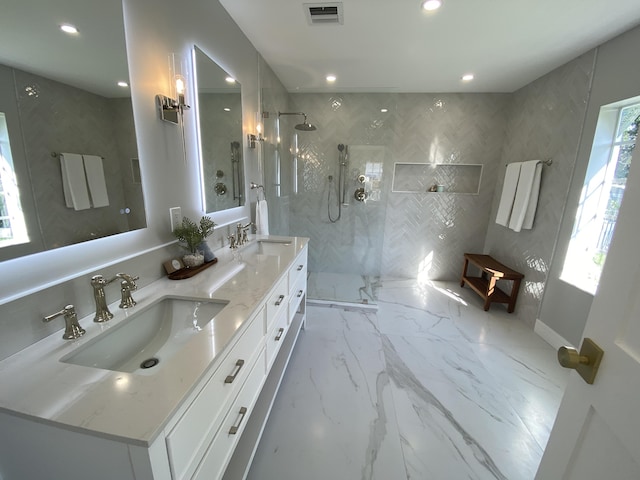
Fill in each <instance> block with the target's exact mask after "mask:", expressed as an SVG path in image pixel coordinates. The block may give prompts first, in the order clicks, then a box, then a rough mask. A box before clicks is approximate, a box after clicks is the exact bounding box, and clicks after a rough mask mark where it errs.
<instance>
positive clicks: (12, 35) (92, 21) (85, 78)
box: [0, 0, 130, 97]
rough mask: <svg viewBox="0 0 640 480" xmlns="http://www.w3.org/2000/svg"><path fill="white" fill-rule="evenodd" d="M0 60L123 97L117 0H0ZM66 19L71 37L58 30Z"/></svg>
mask: <svg viewBox="0 0 640 480" xmlns="http://www.w3.org/2000/svg"><path fill="white" fill-rule="evenodd" d="M0 12H1V13H0V63H2V64H5V65H9V66H12V67H16V68H19V69H21V70H26V71H29V72H32V73H36V74H38V75H42V76H45V77H48V78H52V79H54V80H58V81H61V82H64V83H68V84H70V85H73V86H75V87H78V88H82V89H84V90H88V91H90V92H93V93H97V94H99V95H103V96H107V97H122V96H129V95H130V93H129V90H128V89H122V88H121V87H118V86H117V85H116V83H117V82H118V81H120V80H122V81H126V82H128V81H129V74H128V67H127V56H126V45H125V38H124V24H123V20H122V3H121V1H120V0H0ZM62 23H72V24H74V25H75V26H76V27H77V28H78V29H79V34H78V35H77V36H69V35H67V34H65V33H63V32H61V31H60V29H59V25H60V24H62Z"/></svg>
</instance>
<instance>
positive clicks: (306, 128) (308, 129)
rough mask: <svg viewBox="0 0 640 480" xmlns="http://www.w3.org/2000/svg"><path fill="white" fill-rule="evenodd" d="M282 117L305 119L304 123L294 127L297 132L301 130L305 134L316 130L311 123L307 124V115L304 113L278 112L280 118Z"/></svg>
mask: <svg viewBox="0 0 640 480" xmlns="http://www.w3.org/2000/svg"><path fill="white" fill-rule="evenodd" d="M282 115H300V116H302V117H304V122H302V123H299V124H297V125H295V126H294V127H293V128H295V129H296V130H301V131H303V132H313V131H314V130H315V129H316V127H315V125H311V124H310V123H309V122H307V114H306V113H304V112H278V118H280V116H282Z"/></svg>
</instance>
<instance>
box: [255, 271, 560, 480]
mask: <svg viewBox="0 0 640 480" xmlns="http://www.w3.org/2000/svg"><path fill="white" fill-rule="evenodd" d="M377 294H378V307H379V309H378V310H377V311H371V310H368V311H364V310H359V309H357V308H356V309H354V308H339V307H338V306H337V305H333V306H332V307H333V308H325V307H321V306H309V307H308V308H307V316H308V318H307V328H306V330H304V331H303V333H302V334H301V336H300V340H299V342H298V344H297V346H296V348H295V350H294V353H293V355H292V357H291V361H290V363H289V367H288V369H287V372H286V374H285V377H284V379H283V382H282V386H281V388H280V391H279V393H278V396H277V398H276V400H275V403H274V407H273V411H272V414H271V417H270V418H269V421H268V422H267V425H266V428H265V432H264V434H263V437H262V440H261V442H260V444H259V447H258V450H257V453H256V456H255V459H254V461H253V464H252V467H251V471H250V474H249V478H250V479H252V480H254V479H256V480H257V479H260V480H271V479H274V480H276V479H277V480H289V479H291V480H294V479H301V478H305V479H329V478H330V479H345V480H350V479H400V478H407V479H429V480H439V479H442V480H445V479H446V480H452V479H453V480H457V479H513V480H519V479H522V480H527V479H532V478H533V477H534V475H535V471H536V469H537V466H538V463H539V461H540V458H541V456H542V452H543V449H544V447H545V445H546V442H547V439H548V436H549V432H550V430H551V427H552V425H553V422H554V419H555V415H556V413H557V409H558V406H559V403H560V400H561V397H562V393H563V390H564V387H565V385H566V381H567V378H568V373H567V372H566V371H565V370H564V369H562V368H561V367H560V366H559V365H558V364H557V361H556V356H555V351H554V350H553V349H552V348H551V347H550V346H549V345H547V344H546V343H545V342H544V341H542V340H541V339H540V338H539V337H538V336H537V335H536V334H535V333H534V332H533V331H532V330H531V329H530V328H529V327H527V326H526V325H524V324H523V323H522V322H521V321H519V320H518V319H517V317H515V316H514V315H510V314H507V313H506V309H501V308H500V307H501V306H496V307H492V309H491V310H490V311H489V312H484V311H483V310H482V304H481V302H478V301H477V300H476V298H474V296H475V294H474V293H473V292H470V291H468V289H460V286H459V284H456V283H455V282H453V283H452V282H450V283H439V282H430V283H429V284H425V285H419V284H417V283H416V282H413V281H407V280H394V279H383V280H381V281H380V283H379V287H378V290H377Z"/></svg>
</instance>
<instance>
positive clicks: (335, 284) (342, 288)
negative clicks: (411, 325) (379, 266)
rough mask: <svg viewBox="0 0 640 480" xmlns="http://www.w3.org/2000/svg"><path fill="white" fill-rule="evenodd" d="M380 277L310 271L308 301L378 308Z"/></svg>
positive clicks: (319, 303) (321, 303)
mask: <svg viewBox="0 0 640 480" xmlns="http://www.w3.org/2000/svg"><path fill="white" fill-rule="evenodd" d="M379 281H380V277H378V276H373V275H357V274H349V273H330V272H309V274H308V276H307V302H308V303H311V304H316V305H327V304H334V303H335V304H348V305H358V306H369V307H371V308H377V303H378V287H379Z"/></svg>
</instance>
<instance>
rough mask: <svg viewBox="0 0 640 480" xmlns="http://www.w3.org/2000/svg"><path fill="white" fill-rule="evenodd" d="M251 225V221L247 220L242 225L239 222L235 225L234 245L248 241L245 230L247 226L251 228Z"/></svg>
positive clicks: (247, 228)
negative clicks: (247, 221)
mask: <svg viewBox="0 0 640 480" xmlns="http://www.w3.org/2000/svg"><path fill="white" fill-rule="evenodd" d="M252 225H253V223H252V222H249V223H247V224H246V225H242V224H241V223H239V224H238V225H236V245H238V246H240V245H244V244H245V243H247V242H248V241H249V239H248V237H247V231H248V230H249V228H251V226H252Z"/></svg>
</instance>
